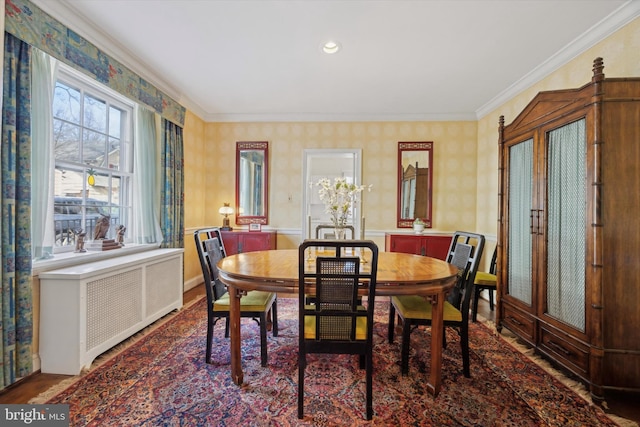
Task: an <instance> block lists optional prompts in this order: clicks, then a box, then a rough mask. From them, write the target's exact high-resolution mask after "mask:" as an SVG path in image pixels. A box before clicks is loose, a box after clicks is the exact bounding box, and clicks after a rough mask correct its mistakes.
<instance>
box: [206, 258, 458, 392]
mask: <svg viewBox="0 0 640 427" xmlns="http://www.w3.org/2000/svg"><path fill="white" fill-rule="evenodd" d="M314 256H315V255H313V254H311V255H309V256H306V259H305V260H304V262H305V263H306V264H308V265H309V268H310V269H311V268H315V262H314V259H315V258H314ZM298 262H299V261H298V250H297V249H278V250H267V251H256V252H244V253H238V254H235V255H230V256H227V257H225V258H223V259H221V260H220V261H219V262H218V264H217V266H218V273H219V278H220V280H221V281H222V282H223V283H224V284H225V285H226V286H227V289H228V292H229V300H230V307H229V326H230V343H229V345H230V351H231V377H232V380H233V382H234V383H235V384H238V385H240V384H242V383H243V381H244V378H243V372H242V360H241V342H240V298H242V296H243V295H246V293H247V292H248V291H252V290H259V291H268V292H276V293H278V294H287V293H292V294H296V295H297V294H298V274H299V271H298ZM305 268H306V267H305ZM361 268H364V269H366V268H370V265H368V263H367V260H366V255H365V256H363V262H362V267H361ZM457 274H458V269H457V268H456V267H455V266H453V265H452V264H449V263H447V262H445V261H443V260H440V259H436V258H431V257H425V256H420V255H413V254H406V253H401V252H380V253H379V254H378V270H377V283H376V296H393V295H421V296H424V297H425V298H428V299H429V300H430V301H431V304H432V307H433V308H432V323H431V370H430V373H429V379H428V384H427V390H428V392H429V393H430V394H431V395H432V396H434V397H435V396H437V395H438V393H439V391H440V385H441V367H442V345H443V334H444V322H443V304H444V301H445V298H446V295H447V293H448V292H449V291H450V290H451V288H452V287H453V286H454V284H455V282H456V280H457Z"/></svg>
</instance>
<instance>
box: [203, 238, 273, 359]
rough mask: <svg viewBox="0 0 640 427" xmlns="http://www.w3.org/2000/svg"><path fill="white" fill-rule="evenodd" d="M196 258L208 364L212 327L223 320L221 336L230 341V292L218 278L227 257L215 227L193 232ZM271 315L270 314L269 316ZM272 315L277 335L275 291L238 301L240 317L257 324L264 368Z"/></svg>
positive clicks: (249, 293) (253, 295)
mask: <svg viewBox="0 0 640 427" xmlns="http://www.w3.org/2000/svg"><path fill="white" fill-rule="evenodd" d="M194 238H195V242H196V248H197V252H198V257H199V258H200V265H201V267H202V275H203V278H204V286H205V289H206V291H207V307H208V309H207V320H208V321H207V350H206V356H205V357H206V359H205V360H206V362H207V363H211V353H212V349H211V346H212V345H213V327H214V325H215V324H216V322H217V321H218V320H220V319H224V320H225V328H224V336H225V338H229V293H228V292H227V288H226V287H225V285H224V284H223V283H222V282H221V281H220V279H219V277H218V267H217V264H218V261H220V260H221V259H222V258H223V257H225V256H226V252H225V249H224V243H223V241H222V234H221V233H220V229H219V228H218V227H213V228H205V229H201V230H197V231H195V232H194ZM269 312H270V313H269ZM269 314H271V333H272V335H273V336H274V337H277V336H278V302H277V298H276V294H275V293H274V292H262V291H249V292H247V294H246V295H245V296H243V297H242V298H240V317H248V318H251V319H253V320H255V321H256V322H257V323H258V325H260V362H261V365H262V366H263V367H264V366H267V328H268V320H269V319H268V315H269Z"/></svg>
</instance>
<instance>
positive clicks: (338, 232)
mask: <svg viewBox="0 0 640 427" xmlns="http://www.w3.org/2000/svg"><path fill="white" fill-rule="evenodd" d="M344 233H345V230H344V227H333V234H334V235H335V237H336V240H344V236H345V234H344Z"/></svg>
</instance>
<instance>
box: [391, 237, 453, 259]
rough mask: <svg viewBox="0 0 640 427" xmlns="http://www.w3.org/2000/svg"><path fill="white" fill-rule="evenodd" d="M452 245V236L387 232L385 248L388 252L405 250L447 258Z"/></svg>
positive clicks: (410, 252) (409, 252)
mask: <svg viewBox="0 0 640 427" xmlns="http://www.w3.org/2000/svg"><path fill="white" fill-rule="evenodd" d="M450 245H451V236H440V235H428V234H415V233H414V234H409V233H385V236H384V250H385V251H387V252H403V253H407V254H416V255H422V256H428V257H432V258H438V259H441V260H444V259H446V258H447V252H448V251H449V246H450Z"/></svg>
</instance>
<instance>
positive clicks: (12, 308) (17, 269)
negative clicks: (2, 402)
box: [0, 34, 33, 388]
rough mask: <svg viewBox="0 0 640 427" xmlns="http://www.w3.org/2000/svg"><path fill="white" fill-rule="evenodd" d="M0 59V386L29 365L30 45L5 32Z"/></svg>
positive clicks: (15, 376) (11, 379) (8, 382)
mask: <svg viewBox="0 0 640 427" xmlns="http://www.w3.org/2000/svg"><path fill="white" fill-rule="evenodd" d="M3 65H4V81H3V85H4V86H3V109H2V151H1V153H0V157H1V158H2V172H1V175H0V176H1V179H0V185H1V186H2V192H1V193H0V198H2V202H1V209H2V213H1V215H2V221H1V222H0V229H1V232H0V239H1V240H2V246H1V251H2V257H1V259H2V270H1V271H0V274H1V275H2V281H1V286H2V289H1V293H0V298H1V299H2V301H1V309H2V324H1V325H0V327H1V329H2V331H1V332H2V343H1V344H2V345H1V346H0V352H1V353H2V354H1V356H2V358H1V363H2V376H1V377H0V387H1V388H4V387H6V386H8V385H10V384H12V383H14V382H15V381H16V380H17V379H19V378H20V377H23V376H26V375H28V374H30V373H31V372H32V371H33V366H32V365H33V362H32V343H33V306H32V304H33V302H32V300H33V298H32V286H31V281H32V278H31V193H30V191H31V176H30V174H31V48H30V46H29V45H28V44H26V43H24V42H22V41H20V40H19V39H17V38H15V37H13V36H12V35H10V34H5V38H4V64H3Z"/></svg>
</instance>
